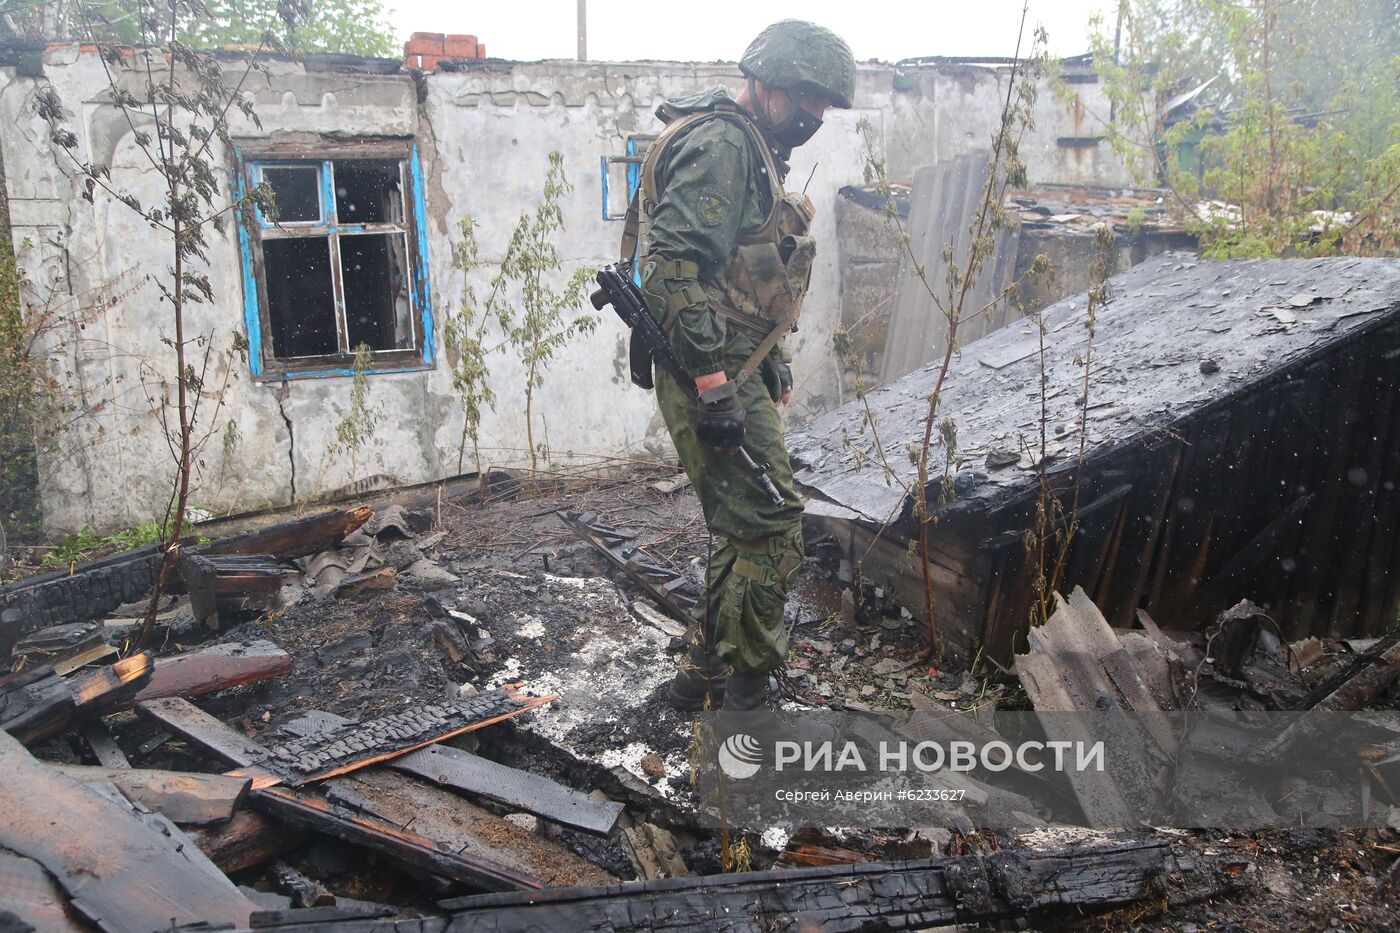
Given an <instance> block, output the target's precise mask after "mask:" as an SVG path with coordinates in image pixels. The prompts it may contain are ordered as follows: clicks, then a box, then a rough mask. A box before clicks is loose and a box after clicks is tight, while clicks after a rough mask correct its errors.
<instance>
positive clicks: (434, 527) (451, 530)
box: [49, 469, 1400, 931]
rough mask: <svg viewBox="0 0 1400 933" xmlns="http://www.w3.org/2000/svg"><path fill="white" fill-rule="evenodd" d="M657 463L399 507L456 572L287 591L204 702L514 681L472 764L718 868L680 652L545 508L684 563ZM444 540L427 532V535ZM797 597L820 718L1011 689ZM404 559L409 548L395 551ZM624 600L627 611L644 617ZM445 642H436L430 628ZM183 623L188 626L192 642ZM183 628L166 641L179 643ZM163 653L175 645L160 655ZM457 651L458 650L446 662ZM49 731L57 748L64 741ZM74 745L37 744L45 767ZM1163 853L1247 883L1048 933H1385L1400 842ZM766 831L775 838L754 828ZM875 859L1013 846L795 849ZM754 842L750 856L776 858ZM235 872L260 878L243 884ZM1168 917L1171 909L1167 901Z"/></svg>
mask: <svg viewBox="0 0 1400 933" xmlns="http://www.w3.org/2000/svg"><path fill="white" fill-rule="evenodd" d="M673 477H674V471H673V470H648V469H636V470H631V471H629V472H627V473H626V474H625V475H623V476H621V477H620V478H617V479H614V480H610V481H590V482H582V481H566V480H560V481H558V482H555V483H548V484H541V485H540V486H539V487H536V488H531V489H526V490H519V489H512V490H510V491H509V494H506V495H502V496H500V497H499V498H496V499H494V500H490V501H487V502H486V503H485V504H472V503H465V502H459V501H454V500H450V499H449V500H445V501H443V502H441V503H435V504H434V505H433V507H431V508H428V509H426V510H423V511H421V513H420V514H417V515H415V516H414V519H415V523H416V525H417V527H420V528H426V529H427V530H426V531H423V532H421V533H420V534H419V535H418V540H419V541H427V540H432V539H434V538H436V539H437V540H436V541H435V543H433V544H432V545H431V547H428V548H426V549H425V550H426V553H427V554H428V556H429V557H430V558H432V559H433V560H435V561H436V563H437V565H438V566H439V567H440V568H441V569H443V570H446V571H450V572H451V574H453V575H454V576H455V577H457V580H456V581H447V580H445V578H444V579H440V580H438V581H437V582H435V583H434V584H433V585H434V586H435V587H436V588H435V589H431V590H425V589H424V588H423V587H422V585H420V583H418V582H417V580H416V578H415V577H414V576H413V575H411V574H401V575H400V576H399V578H398V580H397V583H396V585H395V586H394V588H393V589H390V590H366V591H364V592H362V593H360V594H359V595H357V596H348V597H344V598H336V597H334V596H332V595H325V596H322V597H319V598H317V597H313V596H311V595H309V594H302V595H301V597H300V598H299V599H298V600H297V601H295V602H294V603H293V604H292V605H289V606H287V607H286V608H283V609H279V610H275V611H272V612H269V613H267V614H265V615H263V616H261V617H258V618H255V619H251V620H249V621H246V622H243V623H242V624H240V625H238V626H236V627H235V628H233V629H232V630H230V631H227V632H225V633H223V634H222V635H221V636H219V637H220V639H221V640H234V639H252V638H267V639H270V640H272V641H274V642H275V643H277V644H278V645H279V646H281V647H282V648H284V649H285V650H287V651H288V652H289V653H290V654H291V655H292V659H293V669H292V672H291V673H290V674H288V675H286V676H283V677H281V678H277V679H273V680H269V681H265V682H262V683H259V684H254V685H249V686H245V687H240V688H235V689H232V690H228V691H225V692H224V693H222V694H219V695H216V696H214V697H209V698H204V699H202V700H201V701H200V705H201V706H203V707H205V708H206V709H208V710H209V711H211V712H213V713H214V714H215V715H217V716H220V717H221V718H223V719H225V720H226V721H229V722H232V723H234V724H235V725H236V726H238V727H239V728H241V729H243V730H244V731H246V732H248V733H249V734H251V735H254V736H265V737H267V738H268V739H269V740H270V738H271V736H272V734H273V733H274V731H275V730H276V729H277V728H278V726H280V725H281V724H282V723H284V722H286V721H288V720H290V719H292V718H295V717H296V716H299V715H301V714H303V713H305V712H306V711H307V710H311V709H319V710H325V711H328V712H332V713H336V714H338V715H341V716H345V717H350V718H355V719H361V720H364V719H369V718H372V717H374V716H377V715H380V714H383V713H385V712H390V711H393V710H395V709H397V708H400V707H402V706H404V705H406V704H410V703H414V702H429V701H439V700H442V699H443V698H446V697H451V696H455V695H456V694H457V693H458V691H460V690H463V689H467V690H470V689H488V688H490V687H492V686H495V685H499V684H503V683H522V684H524V686H525V688H526V689H527V690H529V691H531V692H535V693H551V694H556V695H557V696H558V699H557V700H556V701H555V702H553V703H551V704H550V705H549V706H547V707H545V708H544V709H543V710H542V711H540V712H538V713H535V714H532V715H530V716H528V717H525V718H524V719H522V720H519V721H516V722H514V723H509V724H504V725H501V726H497V727H493V728H492V729H489V730H486V731H484V732H483V733H482V734H481V736H480V744H479V746H477V745H476V740H475V739H473V740H472V745H473V747H478V748H479V750H480V752H481V753H482V754H486V755H487V756H489V757H494V758H497V759H499V760H502V761H505V762H507V763H509V764H513V765H516V766H518V767H523V768H527V769H529V770H534V771H538V772H541V773H546V774H549V775H551V776H553V777H555V778H557V779H559V780H562V781H564V782H566V783H570V784H572V785H573V786H575V787H579V788H582V789H586V790H592V789H600V790H602V791H603V792H605V793H607V794H608V795H610V796H612V797H613V798H614V799H619V800H625V801H626V802H627V803H628V805H629V809H630V810H631V811H632V812H633V813H635V814H637V815H638V816H640V817H643V818H645V819H648V820H650V821H653V822H655V823H657V824H659V825H664V826H667V827H669V828H671V829H672V830H673V831H674V832H675V833H676V835H677V839H678V844H679V845H680V846H681V850H682V854H683V855H684V856H685V857H686V859H687V861H688V862H689V863H690V866H691V868H692V870H696V871H715V870H718V869H719V864H720V859H719V846H718V844H717V843H716V841H715V839H714V837H713V836H712V834H710V833H709V832H707V831H705V830H702V829H699V828H697V827H696V825H695V823H694V821H693V820H691V819H689V818H688V814H689V812H690V810H689V808H690V807H691V806H692V804H693V795H692V794H691V790H690V785H689V766H688V756H689V754H690V749H691V736H692V732H693V721H692V718H691V717H689V716H686V715H683V714H681V713H679V712H677V711H675V710H674V709H672V708H671V707H670V705H669V704H668V703H667V702H666V701H665V697H664V688H665V685H666V681H667V679H668V678H669V677H670V674H671V671H672V657H673V654H674V653H675V651H676V650H677V649H678V648H679V645H680V643H679V640H678V639H677V638H675V636H674V634H673V633H670V632H667V631H663V629H662V628H661V627H658V625H656V624H653V623H652V621H649V620H651V619H655V618H656V617H657V615H658V613H657V611H656V607H655V606H654V604H651V603H650V602H649V600H647V599H646V597H645V596H644V595H643V594H642V592H641V591H640V590H639V589H638V588H637V587H636V586H635V585H634V584H633V583H631V582H630V581H628V580H627V579H626V578H625V577H623V576H621V575H620V574H618V573H616V571H614V570H613V569H612V568H611V565H610V564H608V562H607V561H606V560H605V559H604V558H603V557H602V555H600V554H599V553H598V552H597V551H596V550H595V549H594V548H593V547H592V546H591V545H588V544H586V543H584V542H581V541H580V540H579V539H578V538H577V537H576V536H575V535H574V533H573V532H572V531H571V530H570V529H569V527H568V526H567V525H565V524H564V523H563V522H562V521H561V520H560V519H559V518H558V516H557V514H556V513H557V512H558V511H560V510H573V511H585V510H586V511H590V512H592V513H594V514H595V515H596V516H597V517H598V519H599V520H600V521H602V522H605V523H607V524H610V525H612V526H614V527H616V528H619V529H622V530H626V531H629V532H634V533H635V534H636V538H635V539H634V540H635V542H636V543H638V544H639V545H640V546H641V547H642V549H643V550H644V552H645V553H646V554H648V555H649V556H650V557H651V558H653V559H654V560H656V561H657V562H659V563H662V564H665V565H668V566H671V567H674V568H676V569H679V570H681V571H683V572H686V573H689V574H692V575H694V574H698V572H699V567H700V566H702V564H703V558H704V555H705V549H706V546H707V540H706V535H705V532H704V526H703V522H702V521H701V520H700V516H699V511H698V506H697V503H696V501H695V499H694V497H693V496H692V495H690V494H689V493H688V491H686V490H681V491H679V492H661V491H658V490H656V489H654V488H652V484H653V483H654V482H656V481H658V480H662V479H666V478H673ZM439 532H441V533H442V534H440V535H439V534H438V533H439ZM812 550H813V554H814V558H813V560H812V561H810V562H809V565H808V567H807V568H806V569H805V570H804V575H803V581H802V585H801V586H800V587H799V591H800V592H799V595H798V596H796V597H795V598H794V599H793V601H792V603H793V605H792V608H791V612H790V623H791V624H792V626H793V646H794V649H793V659H792V664H791V671H790V672H789V675H788V676H787V677H785V678H784V682H783V685H782V686H783V689H784V691H785V693H786V695H787V700H788V702H790V703H791V702H800V703H804V704H808V705H813V706H817V705H829V706H831V707H833V708H838V709H839V708H852V709H869V708H876V707H890V708H901V707H903V708H907V707H908V706H909V703H910V697H911V696H913V695H915V694H921V695H922V697H923V698H927V700H928V701H930V702H933V703H937V704H943V705H945V706H949V707H957V708H963V709H966V708H969V707H971V706H975V705H981V704H988V703H995V702H997V701H998V700H1008V699H1010V700H1012V701H1014V699H1015V697H1014V696H1010V695H1011V694H1013V693H1014V690H1013V689H1012V688H1011V687H1010V686H1009V685H1008V683H1007V679H1006V678H1004V677H999V676H997V675H996V672H995V671H993V672H992V674H993V676H992V677H990V678H987V677H982V676H978V675H980V674H982V673H983V672H981V671H978V672H970V671H966V670H964V669H962V668H961V667H960V666H959V665H957V664H955V663H952V662H946V663H945V662H939V661H935V660H934V659H931V658H930V657H929V656H928V655H927V654H926V653H925V652H924V651H923V649H922V644H923V638H922V632H921V631H920V629H919V627H918V625H917V624H916V623H915V622H914V620H912V619H910V618H908V617H907V614H905V613H901V612H899V611H898V610H895V609H893V608H892V607H890V606H889V605H887V604H885V603H883V602H882V601H881V599H880V598H879V596H878V594H874V593H866V594H862V596H861V598H859V599H856V598H854V596H852V595H851V594H848V593H844V594H843V590H844V589H845V587H843V585H842V584H841V582H840V581H839V580H837V579H836V578H835V575H834V574H833V573H832V570H833V567H832V566H831V562H829V561H827V560H825V559H824V556H823V548H822V546H821V545H820V543H814V547H813V548H812ZM410 556H412V555H410ZM639 607H640V608H639ZM444 632H446V633H449V634H448V635H444V634H443V633H444ZM197 636H198V633H197V632H195V633H194V637H197ZM177 638H178V636H177ZM168 647H170V648H173V647H176V646H175V645H171V646H168ZM454 652H455V659H454ZM114 725H115V727H116V730H117V732H118V734H119V736H121V737H122V740H123V744H124V745H125V746H126V747H128V748H132V747H135V746H136V745H138V744H141V743H143V742H146V741H147V740H151V741H153V742H156V740H158V739H159V736H158V735H157V734H156V731H155V729H154V727H153V726H151V725H150V724H148V723H146V722H144V721H141V720H139V719H137V718H135V717H130V716H128V717H124V718H120V719H118V720H117V721H116V722H115V723H114ZM62 744H63V743H59V742H56V743H51V745H52V746H61V745H62ZM72 754H73V752H72V750H71V749H67V750H65V749H63V748H58V749H54V748H50V750H49V757H68V756H71V755H72ZM136 763H138V764H147V765H152V766H160V765H166V766H175V767H184V768H188V769H192V770H212V769H213V767H214V766H213V764H212V763H211V762H209V761H208V760H207V759H203V758H202V757H201V756H200V755H199V754H197V753H196V752H195V751H194V750H193V749H191V748H189V747H187V746H184V745H183V744H182V743H180V742H179V741H178V740H167V741H164V742H156V744H155V745H154V747H152V748H150V749H149V750H148V751H147V752H146V753H145V757H144V759H141V758H140V757H139V756H138V761H137V762H136ZM1156 834H1157V835H1160V836H1163V837H1165V838H1168V839H1170V840H1171V842H1172V843H1173V846H1174V847H1175V849H1176V851H1177V852H1178V854H1179V855H1181V856H1184V857H1190V858H1193V859H1196V860H1210V859H1218V858H1221V857H1224V856H1229V855H1232V854H1233V855H1237V856H1239V857H1240V860H1241V862H1248V863H1249V864H1250V866H1251V867H1249V868H1248V873H1249V877H1248V878H1246V879H1244V880H1246V881H1248V882H1249V886H1248V888H1247V889H1246V890H1244V891H1242V892H1240V893H1236V894H1232V895H1229V896H1225V897H1217V898H1214V899H1211V900H1207V901H1204V902H1201V903H1191V904H1173V905H1171V906H1166V905H1164V904H1161V903H1158V904H1139V905H1135V906H1134V907H1132V908H1129V909H1125V910H1122V911H1118V912H1116V913H1114V914H1112V915H1108V916H1100V917H1095V918H1083V919H1079V920H1073V921H1071V920H1070V919H1067V918H1058V919H1057V920H1055V921H1054V925H1055V926H1057V927H1064V928H1070V927H1078V928H1086V929H1144V930H1148V929H1150V930H1176V931H1193V930H1250V931H1254V930H1305V929H1306V930H1310V929H1318V928H1323V927H1329V926H1331V927H1333V928H1337V929H1354V930H1382V929H1391V928H1393V927H1394V917H1396V916H1400V913H1397V910H1400V833H1397V832H1395V831H1391V830H1382V831H1378V832H1370V833H1365V834H1361V833H1350V832H1346V833H1333V832H1329V831H1324V830H1315V829H1298V830H1292V831H1276V832H1251V833H1236V834H1228V833H1220V832H1184V831H1178V830H1160V831H1156ZM557 835H559V837H560V838H561V839H562V840H563V841H564V842H565V843H566V844H569V845H571V846H572V847H573V848H575V850H576V851H578V852H579V853H580V854H582V855H584V856H585V857H588V858H592V859H593V860H595V861H596V862H597V863H598V864H600V865H602V866H603V867H604V868H606V869H608V870H609V871H611V872H613V873H614V874H616V875H618V876H620V877H630V876H631V873H632V871H631V866H630V864H629V863H628V860H627V859H626V858H625V857H624V856H623V854H622V853H621V851H620V850H619V849H618V848H617V845H616V843H613V844H600V843H598V842H597V841H595V840H593V839H591V838H589V837H585V836H583V834H578V833H563V834H557ZM767 841H769V842H773V841H780V840H775V839H772V838H770V839H768V840H767ZM808 841H813V842H816V843H818V844H820V845H824V846H827V847H831V848H837V849H847V850H851V851H856V852H863V853H866V854H867V855H868V856H869V857H873V858H908V857H920V856H928V855H938V854H944V853H947V854H959V853H961V852H964V851H969V850H978V849H980V850H987V849H990V848H993V847H999V846H1007V845H1017V844H1021V845H1031V844H1035V842H1036V840H1035V837H1029V838H1023V839H1021V840H1020V841H1019V842H1018V841H1017V840H1016V839H1015V838H1013V837H1012V836H1010V835H1008V834H1004V833H1002V834H993V833H985V832H984V833H978V834H976V835H973V836H963V835H961V834H959V833H956V832H943V831H932V832H930V831H925V832H924V833H923V834H920V835H917V836H913V835H911V834H910V833H908V832H906V831H890V832H879V831H870V830H866V831H852V830H847V831H843V832H840V833H836V834H830V833H828V834H822V835H818V836H815V837H813V838H812V839H809V840H808ZM758 842H759V841H758V840H757V839H755V840H753V843H754V854H753V857H752V866H753V867H767V866H768V865H771V864H772V863H773V859H774V858H775V855H776V854H777V853H775V852H774V851H771V850H765V849H764V848H763V847H762V846H761V845H759V844H758ZM336 858H337V856H333V855H332V854H331V853H329V852H327V851H326V850H325V847H324V846H322V847H319V848H318V847H314V846H313V847H312V848H311V849H309V850H307V851H306V852H304V853H302V855H301V856H299V859H300V860H299V861H298V862H297V864H298V865H300V866H302V867H304V868H305V869H306V870H308V871H311V872H315V873H317V874H318V875H319V876H320V877H323V878H325V879H327V883H328V884H331V885H332V887H333V889H334V888H335V887H337V886H338V887H339V888H340V893H342V894H344V895H346V896H357V897H367V898H380V899H389V900H393V901H395V902H397V903H400V904H402V905H405V906H406V907H410V908H413V907H417V908H421V909H426V908H427V907H429V906H430V904H431V896H430V892H425V891H422V890H419V889H417V888H415V887H413V886H412V885H409V886H407V887H405V886H403V885H399V886H398V887H395V885H394V884H393V883H392V881H389V882H386V881H384V877H385V876H384V874H383V872H382V871H381V872H380V873H379V874H375V873H374V872H366V871H365V870H354V867H353V866H347V865H339V868H337V865H338V863H336ZM240 880H244V881H247V882H249V883H251V882H253V881H255V880H256V879H255V878H254V877H248V878H244V879H240ZM1164 908H1165V909H1164Z"/></svg>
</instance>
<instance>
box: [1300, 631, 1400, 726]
mask: <svg viewBox="0 0 1400 933" xmlns="http://www.w3.org/2000/svg"><path fill="white" fill-rule="evenodd" d="M1397 679H1400V631H1395V632H1391V633H1390V634H1389V635H1387V636H1385V637H1384V638H1382V639H1381V640H1380V641H1378V642H1376V644H1374V645H1372V646H1371V649H1370V650H1369V651H1366V652H1364V653H1362V654H1361V655H1360V656H1359V657H1357V659H1356V660H1355V661H1353V662H1352V663H1351V665H1350V666H1349V667H1347V669H1346V670H1343V671H1340V672H1338V673H1337V674H1336V675H1334V676H1333V677H1330V678H1328V679H1327V680H1325V681H1323V682H1322V683H1320V684H1318V686H1317V688H1316V689H1315V690H1313V691H1312V692H1311V693H1310V694H1309V695H1308V697H1307V699H1306V700H1305V701H1304V702H1303V708H1304V709H1311V710H1319V711H1326V712H1345V711H1350V710H1358V709H1364V708H1365V707H1367V706H1369V705H1371V703H1373V702H1374V701H1375V699H1376V698H1377V697H1378V696H1380V695H1381V694H1382V693H1383V692H1385V690H1386V688H1387V687H1389V686H1390V685H1391V684H1393V683H1395V681H1396V680H1397Z"/></svg>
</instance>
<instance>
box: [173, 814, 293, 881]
mask: <svg viewBox="0 0 1400 933" xmlns="http://www.w3.org/2000/svg"><path fill="white" fill-rule="evenodd" d="M189 836H190V838H191V839H193V840H194V844H195V845H197V846H199V850H200V851H201V852H203V853H204V854H205V855H207V856H209V858H210V860H211V861H213V863H214V864H215V865H217V866H219V869H220V870H221V871H223V872H225V873H227V874H232V873H233V872H236V871H242V870H243V869H245V868H252V867H253V866H254V865H261V864H262V863H263V862H266V861H269V860H271V859H274V858H276V857H277V856H279V855H281V854H282V853H283V852H286V851H288V850H289V849H292V848H294V847H296V846H297V845H300V843H301V839H302V833H301V831H300V830H298V829H296V828H294V827H291V826H286V825H284V824H282V823H279V822H277V821H275V820H271V819H269V818H268V817H266V816H264V815H262V814H261V813H256V812H254V811H252V810H239V811H238V812H237V813H235V814H234V815H233V819H231V820H229V821H228V822H227V823H223V824H220V825H217V826H205V827H194V828H192V829H190V830H189Z"/></svg>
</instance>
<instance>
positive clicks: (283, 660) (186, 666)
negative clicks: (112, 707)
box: [136, 641, 292, 701]
mask: <svg viewBox="0 0 1400 933" xmlns="http://www.w3.org/2000/svg"><path fill="white" fill-rule="evenodd" d="M291 669H292V659H291V656H290V655H288V654H287V652H285V651H283V650H282V649H281V648H278V647H277V646H276V645H274V644H273V643H272V642H270V641H246V642H228V643H226V644H222V645H212V646H210V647H208V648H201V649H200V650H199V651H191V652H188V653H186V654H177V655H174V656H173V657H169V658H161V659H160V660H159V661H157V662H156V666H155V670H154V671H153V672H152V674H151V680H150V682H149V683H147V684H146V686H145V687H143V688H142V689H141V691H140V692H139V693H138V694H136V699H137V701H140V700H153V699H157V698H159V697H169V696H184V697H195V696H201V695H203V694H205V693H212V692H214V691H215V690H225V689H227V688H229V687H237V686H239V685H241V684H250V683H255V682H257V681H259V680H266V679H268V678H270V677H279V676H281V675H282V674H285V673H287V672H288V671H290V670H291Z"/></svg>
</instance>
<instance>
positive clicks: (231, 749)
mask: <svg viewBox="0 0 1400 933" xmlns="http://www.w3.org/2000/svg"><path fill="white" fill-rule="evenodd" d="M136 709H137V712H140V713H144V714H145V715H147V716H149V717H150V718H152V719H154V720H156V721H157V722H159V723H160V724H161V725H163V726H165V728H167V729H169V730H170V731H171V732H175V733H178V734H179V735H182V736H184V737H185V738H187V739H189V740H190V741H191V742H194V743H195V744H197V745H199V746H201V747H203V748H204V749H206V750H208V751H210V752H213V753H214V754H215V755H218V756H219V757H220V758H222V759H223V760H224V761H227V762H228V763H229V764H233V765H238V766H239V767H245V768H246V767H248V766H249V765H251V764H252V763H253V762H254V761H256V760H257V759H258V758H261V757H262V756H264V755H266V754H267V749H265V748H263V747H262V746H261V745H259V744H258V743H257V742H255V741H253V740H252V739H249V738H248V737H246V736H245V735H243V733H241V732H239V731H237V730H236V729H234V728H233V727H232V726H228V725H225V724H224V723H222V722H220V721H219V720H217V719H215V718H214V717H213V716H210V715H209V714H208V713H206V712H204V710H202V709H200V708H199V707H197V706H195V705H194V704H193V703H191V702H190V701H189V700H186V699H185V698H184V697H162V698H160V699H156V700H143V701H141V702H140V703H138V704H136Z"/></svg>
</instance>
